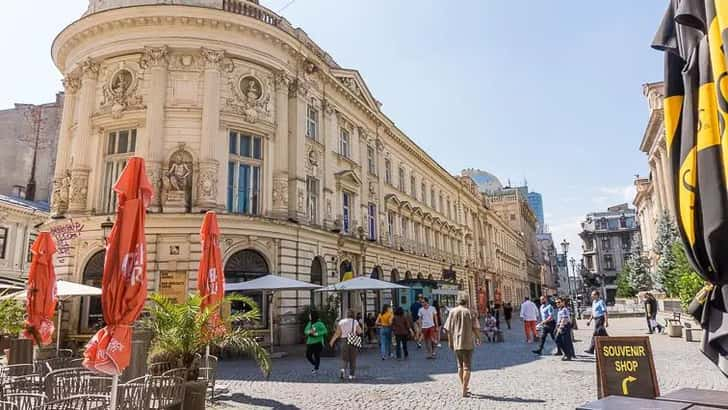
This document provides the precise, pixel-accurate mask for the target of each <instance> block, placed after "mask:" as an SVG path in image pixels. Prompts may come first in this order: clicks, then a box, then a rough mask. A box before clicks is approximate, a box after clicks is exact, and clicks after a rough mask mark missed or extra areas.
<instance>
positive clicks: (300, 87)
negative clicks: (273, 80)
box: [288, 78, 310, 98]
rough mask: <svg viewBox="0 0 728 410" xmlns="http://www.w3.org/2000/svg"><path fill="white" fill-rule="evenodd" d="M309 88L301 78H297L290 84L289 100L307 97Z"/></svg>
mask: <svg viewBox="0 0 728 410" xmlns="http://www.w3.org/2000/svg"><path fill="white" fill-rule="evenodd" d="M309 88H310V87H309V86H308V85H307V84H306V83H305V82H303V81H302V80H301V79H300V78H296V79H294V80H292V81H291V82H289V84H288V98H296V97H299V96H300V97H305V96H306V95H307V94H308V90H309Z"/></svg>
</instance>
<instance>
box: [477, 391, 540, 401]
mask: <svg viewBox="0 0 728 410" xmlns="http://www.w3.org/2000/svg"><path fill="white" fill-rule="evenodd" d="M470 397H471V398H473V399H480V400H492V401H503V402H509V403H546V400H540V399H524V398H522V397H498V396H491V395H489V394H477V393H470Z"/></svg>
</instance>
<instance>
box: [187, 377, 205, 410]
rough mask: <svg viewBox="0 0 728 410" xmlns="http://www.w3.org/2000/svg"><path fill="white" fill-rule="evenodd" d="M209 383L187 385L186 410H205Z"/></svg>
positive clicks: (193, 382) (188, 383)
mask: <svg viewBox="0 0 728 410" xmlns="http://www.w3.org/2000/svg"><path fill="white" fill-rule="evenodd" d="M206 394H207V383H205V382H204V381H189V382H186V383H185V401H184V403H185V410H205V395H206Z"/></svg>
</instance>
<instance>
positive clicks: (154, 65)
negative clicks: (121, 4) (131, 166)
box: [137, 46, 168, 212]
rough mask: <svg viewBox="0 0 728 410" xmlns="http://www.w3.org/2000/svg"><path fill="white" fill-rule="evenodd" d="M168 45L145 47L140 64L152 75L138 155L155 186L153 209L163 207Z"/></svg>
mask: <svg viewBox="0 0 728 410" xmlns="http://www.w3.org/2000/svg"><path fill="white" fill-rule="evenodd" d="M167 55H168V49H167V46H162V47H144V54H143V55H142V58H141V61H140V63H139V65H140V66H141V67H142V68H143V69H145V70H148V72H149V76H150V85H149V93H148V95H149V97H148V99H147V101H148V102H147V127H146V128H147V132H146V137H147V138H146V141H141V144H139V143H138V145H139V149H138V150H137V154H138V155H140V156H142V157H143V158H145V159H146V162H147V174H148V175H149V179H150V181H151V182H152V186H153V187H154V197H153V198H152V203H151V204H150V207H149V209H150V211H152V212H159V211H160V210H161V188H162V187H161V185H162V163H163V162H164V151H163V150H164V140H165V135H164V105H165V102H166V101H167V76H168V71H167V64H168V60H167Z"/></svg>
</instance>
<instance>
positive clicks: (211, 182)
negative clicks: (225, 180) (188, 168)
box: [197, 162, 217, 203]
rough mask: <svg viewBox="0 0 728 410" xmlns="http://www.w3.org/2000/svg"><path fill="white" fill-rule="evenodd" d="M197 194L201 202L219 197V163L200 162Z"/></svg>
mask: <svg viewBox="0 0 728 410" xmlns="http://www.w3.org/2000/svg"><path fill="white" fill-rule="evenodd" d="M197 194H198V200H199V201H200V202H211V203H214V202H215V200H216V198H217V163H215V162H209V163H204V164H200V175H199V177H198V179H197Z"/></svg>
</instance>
